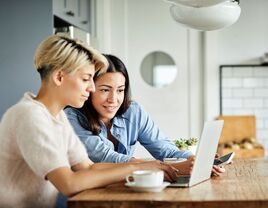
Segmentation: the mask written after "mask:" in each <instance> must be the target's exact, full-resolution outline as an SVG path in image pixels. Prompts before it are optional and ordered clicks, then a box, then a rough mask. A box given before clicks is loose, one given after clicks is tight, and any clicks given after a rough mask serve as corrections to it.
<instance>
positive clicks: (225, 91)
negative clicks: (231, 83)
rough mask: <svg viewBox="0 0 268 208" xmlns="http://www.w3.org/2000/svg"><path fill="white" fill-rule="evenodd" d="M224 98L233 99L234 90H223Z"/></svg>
mask: <svg viewBox="0 0 268 208" xmlns="http://www.w3.org/2000/svg"><path fill="white" fill-rule="evenodd" d="M222 97H224V98H230V97H232V89H231V88H224V89H222Z"/></svg>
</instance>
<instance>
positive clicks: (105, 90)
mask: <svg viewBox="0 0 268 208" xmlns="http://www.w3.org/2000/svg"><path fill="white" fill-rule="evenodd" d="M100 91H101V92H108V91H109V90H108V89H101V90H100Z"/></svg>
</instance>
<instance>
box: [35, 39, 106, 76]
mask: <svg viewBox="0 0 268 208" xmlns="http://www.w3.org/2000/svg"><path fill="white" fill-rule="evenodd" d="M86 63H89V64H94V65H95V71H96V72H97V71H99V70H102V69H104V70H106V68H107V67H108V63H107V59H106V58H105V57H104V56H103V55H102V54H101V53H99V52H98V51H97V50H96V49H94V48H92V47H89V46H87V45H86V44H84V43H83V42H81V41H79V40H74V39H71V38H69V37H67V36H63V35H52V36H49V37H48V38H47V39H45V40H43V41H42V42H41V43H40V45H39V46H38V48H37V49H36V52H35V56H34V65H35V67H36V69H37V71H38V72H39V73H40V76H41V79H42V80H47V78H48V77H49V75H50V74H51V73H52V72H53V71H55V70H57V69H61V70H62V71H64V72H66V73H67V74H70V73H74V72H75V71H77V70H78V69H79V68H80V67H82V66H83V65H85V64H86Z"/></svg>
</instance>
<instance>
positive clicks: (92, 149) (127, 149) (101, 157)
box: [65, 102, 192, 163]
mask: <svg viewBox="0 0 268 208" xmlns="http://www.w3.org/2000/svg"><path fill="white" fill-rule="evenodd" d="M65 113H66V115H67V117H68V119H69V121H70V123H71V124H72V126H73V128H74V130H75V132H76V134H77V135H78V136H79V138H80V140H81V141H82V142H83V143H84V144H85V146H86V149H87V153H88V156H89V158H90V159H91V160H92V161H93V162H115V163H119V162H128V161H129V160H130V159H131V157H132V155H133V152H134V150H135V146H136V143H137V142H140V144H141V145H143V146H144V147H145V148H146V149H147V150H148V151H149V152H150V154H151V155H152V156H153V157H154V158H156V159H159V160H163V158H168V157H182V158H187V157H189V156H191V155H192V153H191V152H189V151H180V150H179V149H178V148H177V147H176V146H175V145H174V144H173V142H172V141H170V139H168V138H167V137H166V136H165V135H164V134H163V133H162V132H161V131H160V130H159V128H158V127H157V125H156V124H155V123H154V122H153V120H152V119H151V118H150V116H149V114H148V113H147V112H146V111H145V110H144V109H143V108H142V107H141V106H140V105H139V104H138V103H136V102H132V103H131V105H130V107H129V108H128V110H127V111H126V112H125V113H124V114H123V115H122V116H118V117H114V118H113V120H112V126H111V130H110V131H111V134H112V135H113V136H114V138H115V139H117V140H118V143H119V145H118V150H117V152H116V151H115V150H114V145H113V143H112V142H111V141H110V140H108V139H107V129H106V127H105V125H104V124H103V123H102V125H101V133H100V134H99V135H93V134H92V132H91V131H89V130H87V129H85V128H83V127H82V126H81V125H80V123H79V120H81V121H82V122H88V121H87V118H86V117H85V116H84V115H83V114H82V113H81V112H80V111H78V110H77V109H73V108H66V109H65Z"/></svg>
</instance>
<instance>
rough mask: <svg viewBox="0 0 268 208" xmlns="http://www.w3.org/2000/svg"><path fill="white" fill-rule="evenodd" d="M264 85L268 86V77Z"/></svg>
mask: <svg viewBox="0 0 268 208" xmlns="http://www.w3.org/2000/svg"><path fill="white" fill-rule="evenodd" d="M264 86H265V87H268V78H266V79H264Z"/></svg>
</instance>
